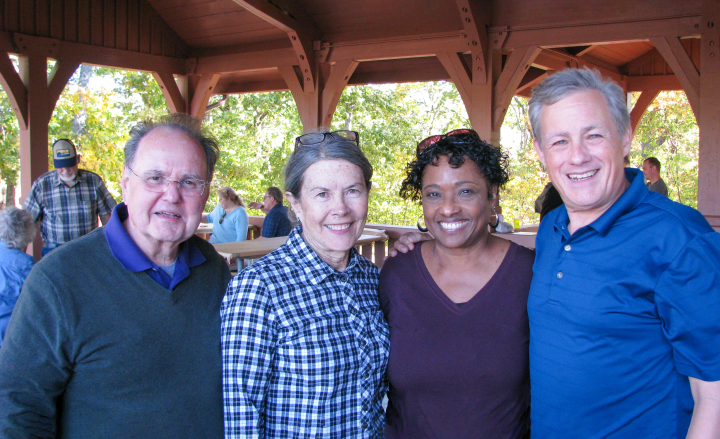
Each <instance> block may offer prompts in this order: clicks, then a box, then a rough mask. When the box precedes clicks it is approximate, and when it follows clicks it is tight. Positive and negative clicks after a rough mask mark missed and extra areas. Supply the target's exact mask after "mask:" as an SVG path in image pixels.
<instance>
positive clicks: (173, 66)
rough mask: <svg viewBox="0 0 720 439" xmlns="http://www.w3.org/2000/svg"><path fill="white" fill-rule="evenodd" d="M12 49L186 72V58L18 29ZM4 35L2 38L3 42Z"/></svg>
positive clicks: (122, 66)
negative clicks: (76, 41)
mask: <svg viewBox="0 0 720 439" xmlns="http://www.w3.org/2000/svg"><path fill="white" fill-rule="evenodd" d="M12 37H13V39H14V47H15V49H14V50H13V51H12V52H13V53H17V54H18V55H29V54H36V53H42V54H44V55H45V56H47V57H48V58H52V59H73V60H76V61H78V62H79V63H82V64H93V65H100V66H105V67H112V68H118V69H128V70H140V71H145V72H152V71H156V70H158V69H160V70H163V71H170V72H172V73H174V74H178V75H184V74H186V73H187V67H186V60H185V59H184V58H173V57H169V56H162V55H150V54H147V53H140V52H133V51H130V50H122V49H111V48H107V47H100V46H93V45H90V44H81V43H72V42H67V41H62V40H56V39H54V38H45V37H35V36H30V35H24V34H19V33H15V34H13V35H12ZM2 41H3V38H0V43H1V42H2Z"/></svg>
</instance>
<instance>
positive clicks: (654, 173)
mask: <svg viewBox="0 0 720 439" xmlns="http://www.w3.org/2000/svg"><path fill="white" fill-rule="evenodd" d="M660 166H661V165H660V160H658V159H656V158H655V157H648V158H646V159H645V160H644V161H643V165H642V171H643V174H644V175H645V178H646V179H647V180H648V182H647V183H646V184H645V185H646V186H647V187H648V189H650V190H651V191H653V192H657V193H658V194H661V195H665V196H666V197H667V196H668V188H667V185H666V184H665V180H663V179H662V178H660Z"/></svg>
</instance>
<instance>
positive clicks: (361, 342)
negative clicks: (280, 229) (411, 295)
mask: <svg viewBox="0 0 720 439" xmlns="http://www.w3.org/2000/svg"><path fill="white" fill-rule="evenodd" d="M371 177H372V166H371V165H370V163H369V162H368V160H367V158H366V157H365V155H364V154H363V153H362V151H361V150H360V147H359V142H358V133H356V132H354V131H335V132H331V133H327V132H325V133H311V134H305V135H303V136H300V137H298V138H297V139H296V141H295V151H294V152H293V154H292V156H291V157H290V160H289V161H288V164H287V166H286V167H285V189H286V191H287V192H286V195H287V197H288V199H289V200H290V204H291V205H292V208H293V210H294V211H295V213H296V214H297V217H298V219H299V220H300V225H299V226H297V227H295V229H294V230H293V231H292V232H291V233H290V236H289V237H288V241H287V243H286V244H285V245H283V246H281V247H280V248H278V249H277V250H275V251H274V252H272V253H270V254H269V255H267V256H265V257H264V258H262V259H260V260H258V261H257V262H256V263H255V264H253V265H252V266H250V267H249V268H247V269H245V270H244V271H242V272H241V273H239V274H238V275H237V276H236V277H235V278H234V279H233V280H232V281H231V282H230V285H229V286H228V289H227V293H226V296H225V299H224V301H223V304H222V307H221V315H222V333H221V334H222V349H223V393H224V399H225V437H226V438H264V437H267V438H308V437H326V438H378V437H383V427H384V422H385V416H384V412H383V409H382V404H381V403H382V398H383V396H384V395H385V392H386V390H387V383H386V380H385V369H386V367H387V361H388V352H389V340H388V327H387V323H386V322H385V320H384V318H383V314H382V312H381V311H380V308H379V303H378V299H377V286H378V278H379V272H378V269H377V267H375V266H374V265H373V264H372V263H371V262H370V261H368V260H367V259H365V258H363V257H362V256H360V255H359V254H358V253H357V251H356V250H355V242H356V241H357V239H358V237H360V235H361V234H362V231H363V227H364V226H365V220H366V218H367V210H368V192H369V190H370V184H371V182H370V179H371Z"/></svg>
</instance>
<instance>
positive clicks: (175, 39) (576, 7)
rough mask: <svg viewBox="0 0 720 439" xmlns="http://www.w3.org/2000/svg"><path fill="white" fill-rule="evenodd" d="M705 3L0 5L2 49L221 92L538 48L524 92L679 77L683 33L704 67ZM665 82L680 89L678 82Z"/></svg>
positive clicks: (394, 73) (375, 79)
mask: <svg viewBox="0 0 720 439" xmlns="http://www.w3.org/2000/svg"><path fill="white" fill-rule="evenodd" d="M703 4H704V3H703V0H683V1H676V0H653V1H645V0H605V1H584V2H579V1H577V0H534V1H526V0H502V1H500V0H495V1H493V0H94V1H86V0H4V1H3V2H0V30H2V31H3V32H0V48H1V49H4V50H5V51H8V52H16V53H17V52H23V51H30V50H32V49H28V48H27V46H26V45H24V44H23V43H19V42H18V38H19V36H21V37H27V38H25V39H23V42H25V43H26V42H28V41H30V42H31V43H33V44H35V43H37V45H39V46H42V47H45V46H43V44H44V45H47V44H48V41H59V42H61V43H64V42H67V43H72V46H67V47H66V46H63V45H62V44H61V43H60V44H56V46H57V47H55V46H53V48H52V49H51V53H50V54H49V56H51V57H53V56H55V57H61V56H65V57H76V58H80V59H82V62H86V63H91V64H92V63H94V64H102V65H108V66H112V67H120V68H136V69H147V70H152V66H154V65H160V66H162V67H163V68H164V69H166V70H168V71H170V72H171V73H173V74H176V75H180V74H183V75H184V74H190V75H200V74H205V73H213V74H215V73H217V74H220V80H219V81H218V83H217V87H216V88H215V89H214V93H244V92H251V91H267V90H274V89H287V88H288V86H287V85H286V84H285V82H286V80H285V79H287V78H285V79H283V76H282V74H281V73H280V72H281V71H283V70H282V69H283V68H285V67H287V66H296V71H297V72H298V76H299V80H300V83H301V84H307V82H306V81H309V78H313V77H314V76H313V75H315V67H314V66H315V65H316V62H317V61H319V62H328V63H335V62H344V61H354V62H359V64H358V66H357V68H356V69H355V70H354V71H353V73H352V75H351V77H350V78H349V80H348V84H351V85H354V84H368V83H390V82H415V81H428V80H447V79H450V75H449V74H448V73H447V71H446V68H445V67H444V66H443V64H442V63H441V62H440V61H439V58H438V55H442V54H452V53H463V54H465V55H464V57H465V58H464V59H465V62H466V64H467V66H471V65H472V62H471V61H470V59H469V57H470V54H471V53H473V54H475V55H477V53H481V54H482V56H488V55H487V54H488V53H489V51H490V50H495V51H497V52H498V53H501V54H502V56H503V57H502V58H501V59H500V63H501V64H502V63H503V62H505V57H507V56H508V55H509V54H510V53H512V52H513V50H515V49H518V48H525V47H528V46H539V47H540V48H542V49H543V50H542V52H541V53H540V55H539V56H538V60H536V61H535V62H533V63H532V68H529V69H528V71H527V74H526V77H525V78H524V79H523V81H521V87H522V84H529V83H531V82H532V81H533V80H534V79H535V78H537V77H538V76H539V75H540V74H542V73H543V72H545V71H553V70H556V69H559V68H564V67H566V66H573V65H590V66H595V67H597V68H599V69H601V71H603V72H605V73H608V74H612V75H615V76H616V77H617V78H621V77H628V78H632V81H629V82H628V83H630V82H632V83H633V84H635V86H636V87H641V88H642V81H643V80H644V79H643V78H649V77H657V76H662V77H670V76H673V72H672V69H671V68H670V66H669V65H668V64H667V63H666V62H665V60H664V58H663V56H662V55H661V54H660V52H658V50H657V49H656V48H655V47H654V44H653V42H652V41H651V40H652V38H658V37H660V38H663V37H670V38H677V37H681V38H685V40H683V47H684V48H685V50H686V51H687V52H688V54H689V56H690V59H691V60H692V64H694V65H695V67H696V68H698V69H699V59H700V55H699V53H700V47H699V40H698V36H699V33H700V30H699V20H700V16H701V10H702V7H703ZM468 7H469V8H470V9H471V10H472V11H471V13H468V12H467V8H468ZM468 14H469V15H468ZM473 19H474V21H475V22H474V23H473V22H472V20H473ZM485 29H487V33H485ZM478 30H480V31H481V32H480V34H482V35H487V42H486V43H485V42H483V41H480V43H479V44H480V49H481V50H479V49H478V47H473V46H472V44H471V43H470V41H471V40H473V41H474V40H475V39H476V38H477V37H476V35H478V32H477V31H478ZM473 32H474V33H473ZM474 35H475V36H474ZM33 38H35V39H33ZM38 38H39V39H38ZM46 39H47V40H46ZM483 44H486V45H487V47H484V46H483ZM99 48H102V49H110V51H105V52H100V51H98V50H97V49H99ZM113 50H114V51H113ZM478 50H479V52H478ZM523 50H524V49H523ZM667 50H669V49H666V52H667ZM133 56H136V57H137V59H132V58H133ZM467 68H468V69H469V68H470V67H467ZM285 71H287V69H286V70H285ZM655 80H657V78H655ZM654 84H655V85H658V84H660V83H659V82H656V83H654ZM660 85H662V86H663V87H665V88H667V87H673V88H676V87H679V83H678V82H677V81H673V80H666V81H665V82H663V83H662V84H660ZM518 92H520V89H519V90H518ZM526 93H527V91H525V92H523V93H522V94H526Z"/></svg>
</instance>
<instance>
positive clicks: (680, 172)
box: [630, 91, 700, 208]
mask: <svg viewBox="0 0 720 439" xmlns="http://www.w3.org/2000/svg"><path fill="white" fill-rule="evenodd" d="M635 99H637V95H636V96H635ZM699 137H700V136H699V130H698V126H697V122H696V121H695V115H694V113H693V112H692V109H691V108H690V104H689V103H688V100H687V97H686V96H685V93H683V92H676V91H671V92H662V93H660V94H659V95H658V97H656V98H655V100H654V101H653V103H652V104H651V105H650V107H648V109H647V112H646V113H645V115H644V116H643V118H642V120H641V121H640V124H639V125H638V127H637V129H636V130H635V137H634V138H633V146H632V150H631V152H630V162H631V164H632V166H639V167H642V162H643V160H645V159H646V158H648V157H657V159H658V160H660V163H661V164H662V169H661V170H660V176H661V177H662V178H663V180H665V183H666V184H667V186H668V195H669V197H670V199H672V200H675V201H678V202H680V203H683V204H687V205H688V206H691V207H694V208H697V190H698V141H699Z"/></svg>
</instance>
